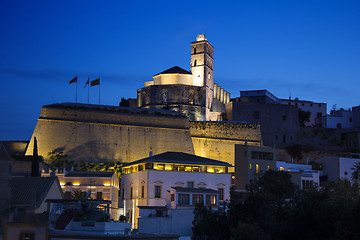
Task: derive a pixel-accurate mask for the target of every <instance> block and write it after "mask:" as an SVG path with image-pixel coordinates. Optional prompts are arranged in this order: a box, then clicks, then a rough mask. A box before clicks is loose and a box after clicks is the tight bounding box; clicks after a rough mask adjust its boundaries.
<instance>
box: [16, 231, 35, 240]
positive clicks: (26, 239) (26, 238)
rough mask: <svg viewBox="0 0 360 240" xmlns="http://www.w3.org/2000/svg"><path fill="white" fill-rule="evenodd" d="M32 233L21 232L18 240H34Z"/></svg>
mask: <svg viewBox="0 0 360 240" xmlns="http://www.w3.org/2000/svg"><path fill="white" fill-rule="evenodd" d="M34 239H35V238H34V233H32V232H22V233H21V234H20V240H34Z"/></svg>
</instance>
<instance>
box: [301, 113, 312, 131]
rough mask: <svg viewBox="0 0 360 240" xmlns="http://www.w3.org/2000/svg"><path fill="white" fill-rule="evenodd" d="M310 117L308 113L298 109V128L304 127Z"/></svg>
mask: <svg viewBox="0 0 360 240" xmlns="http://www.w3.org/2000/svg"><path fill="white" fill-rule="evenodd" d="M310 115H311V112H310V111H306V112H305V111H303V110H301V109H299V124H300V127H305V123H306V122H309V121H310Z"/></svg>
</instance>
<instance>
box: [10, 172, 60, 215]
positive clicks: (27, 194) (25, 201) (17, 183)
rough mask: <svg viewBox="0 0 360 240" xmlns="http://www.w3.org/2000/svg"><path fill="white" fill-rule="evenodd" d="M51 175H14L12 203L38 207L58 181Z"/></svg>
mask: <svg viewBox="0 0 360 240" xmlns="http://www.w3.org/2000/svg"><path fill="white" fill-rule="evenodd" d="M56 179H57V177H56V176H51V177H13V178H12V179H11V183H10V184H11V205H13V206H23V207H32V208H38V207H40V205H41V203H42V202H43V201H44V198H45V197H46V195H47V194H48V192H49V190H50V188H51V186H52V185H53V184H54V182H55V181H56Z"/></svg>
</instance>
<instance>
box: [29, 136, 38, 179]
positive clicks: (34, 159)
mask: <svg viewBox="0 0 360 240" xmlns="http://www.w3.org/2000/svg"><path fill="white" fill-rule="evenodd" d="M31 176H32V177H38V176H40V174H39V154H38V146H37V140H36V137H34V150H33V156H32V162H31Z"/></svg>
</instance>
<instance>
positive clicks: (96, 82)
mask: <svg viewBox="0 0 360 240" xmlns="http://www.w3.org/2000/svg"><path fill="white" fill-rule="evenodd" d="M96 85H100V78H97V79H95V80H92V81H91V83H90V86H91V87H92V86H96Z"/></svg>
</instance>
